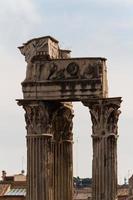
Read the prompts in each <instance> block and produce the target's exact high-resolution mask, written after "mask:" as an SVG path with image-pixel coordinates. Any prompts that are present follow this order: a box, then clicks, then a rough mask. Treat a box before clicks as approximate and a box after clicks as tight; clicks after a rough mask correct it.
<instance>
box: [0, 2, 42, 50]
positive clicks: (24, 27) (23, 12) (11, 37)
mask: <svg viewBox="0 0 133 200" xmlns="http://www.w3.org/2000/svg"><path fill="white" fill-rule="evenodd" d="M0 8H1V9H0V27H1V32H0V42H1V45H3V46H5V45H8V48H9V44H13V42H18V41H19V38H21V39H22V38H25V37H26V38H27V37H30V34H33V32H35V27H36V26H37V25H38V24H40V22H41V17H40V14H39V12H38V10H37V6H36V4H35V3H34V2H33V1H32V0H5V1H0ZM3 42H4V44H3Z"/></svg>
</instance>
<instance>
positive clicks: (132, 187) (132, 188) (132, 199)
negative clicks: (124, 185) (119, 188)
mask: <svg viewBox="0 0 133 200" xmlns="http://www.w3.org/2000/svg"><path fill="white" fill-rule="evenodd" d="M128 200H133V175H132V176H131V177H130V178H129V197H128Z"/></svg>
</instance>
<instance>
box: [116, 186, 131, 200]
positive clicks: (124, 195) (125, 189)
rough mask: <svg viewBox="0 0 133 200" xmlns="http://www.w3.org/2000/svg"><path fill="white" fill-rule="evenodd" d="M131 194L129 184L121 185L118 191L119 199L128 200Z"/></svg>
mask: <svg viewBox="0 0 133 200" xmlns="http://www.w3.org/2000/svg"><path fill="white" fill-rule="evenodd" d="M128 195H129V185H128V184H124V185H119V186H118V192H117V199H118V200H127V199H128Z"/></svg>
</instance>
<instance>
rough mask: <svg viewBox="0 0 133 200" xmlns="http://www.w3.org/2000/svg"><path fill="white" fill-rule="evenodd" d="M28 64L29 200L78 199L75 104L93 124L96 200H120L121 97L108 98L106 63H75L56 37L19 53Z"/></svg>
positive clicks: (83, 60) (25, 98)
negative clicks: (75, 189)
mask: <svg viewBox="0 0 133 200" xmlns="http://www.w3.org/2000/svg"><path fill="white" fill-rule="evenodd" d="M19 49H20V51H21V53H22V54H23V55H24V56H25V60H26V62H27V71H26V78H25V80H24V81H23V82H22V90H23V99H19V100H18V104H19V105H21V106H23V108H24V110H25V121H26V129H27V200H72V199H73V153H72V152H73V133H72V127H73V123H72V119H73V116H74V113H73V107H72V102H73V101H81V102H82V103H83V105H84V106H87V107H88V110H89V111H90V115H91V120H92V140H93V169H92V179H93V185H92V193H93V194H92V199H93V200H116V198H117V138H118V131H117V129H118V128H117V122H118V118H119V114H120V111H119V107H120V104H121V98H120V97H114V98H109V97H108V83H107V68H106V59H105V58H98V57H96V58H91V57H86V58H71V54H70V53H71V51H70V50H63V49H60V47H59V42H58V41H57V40H56V39H54V38H52V37H51V36H46V37H41V38H35V39H32V40H30V41H28V42H27V43H24V44H23V46H21V47H19Z"/></svg>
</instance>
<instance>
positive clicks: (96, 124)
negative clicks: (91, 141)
mask: <svg viewBox="0 0 133 200" xmlns="http://www.w3.org/2000/svg"><path fill="white" fill-rule="evenodd" d="M83 104H84V105H85V106H87V107H88V108H89V110H90V114H91V119H92V129H93V135H103V136H104V135H105V134H112V133H113V134H115V135H117V123H118V119H119V115H120V113H121V111H120V110H119V108H120V104H121V98H120V97H117V98H105V99H92V100H89V101H84V102H83Z"/></svg>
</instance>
